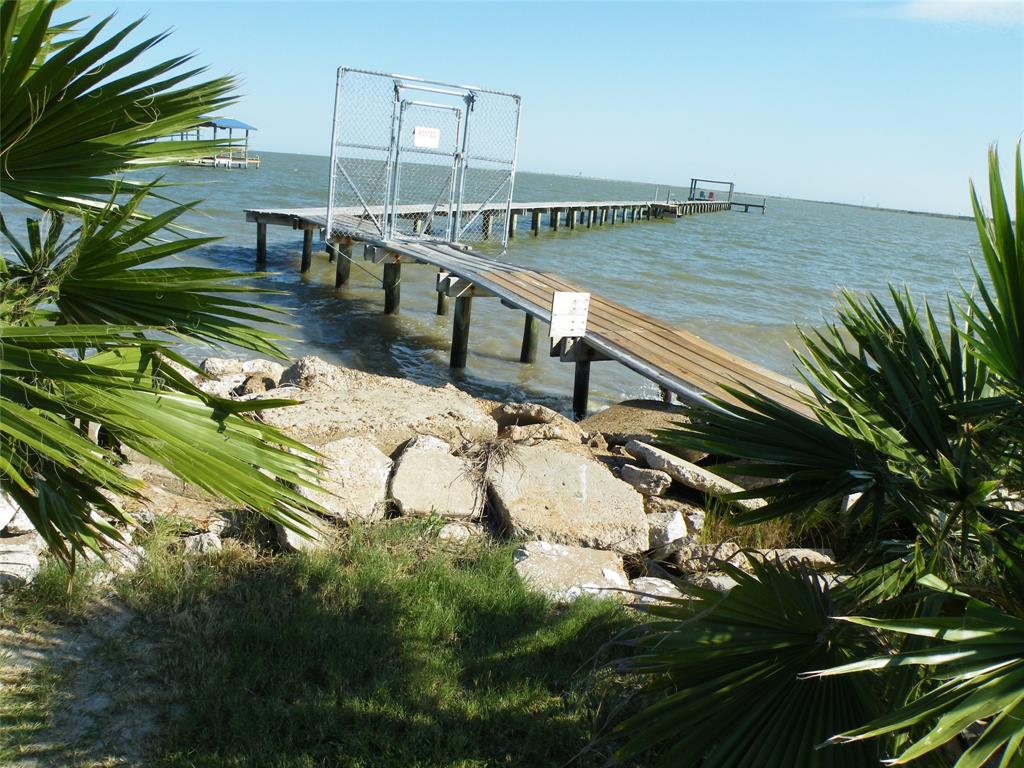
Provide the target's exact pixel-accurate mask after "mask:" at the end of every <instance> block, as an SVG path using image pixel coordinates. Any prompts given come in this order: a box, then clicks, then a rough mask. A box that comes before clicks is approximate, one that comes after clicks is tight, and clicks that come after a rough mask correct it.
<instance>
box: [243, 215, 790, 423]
mask: <svg viewBox="0 0 1024 768" xmlns="http://www.w3.org/2000/svg"><path fill="white" fill-rule="evenodd" d="M669 205H672V206H679V207H680V208H679V210H685V211H686V212H687V213H697V212H705V211H719V210H728V209H729V206H730V203H729V202H728V201H687V202H685V203H671V204H670V203H663V204H658V203H650V202H643V203H638V202H629V201H626V202H622V201H619V202H599V203H594V202H543V203H520V204H514V205H513V208H512V212H513V215H514V216H516V215H522V214H526V213H528V214H530V215H531V216H532V222H531V230H532V231H533V232H534V233H535V234H536V233H537V232H539V229H540V217H541V214H543V213H546V214H547V216H548V226H550V227H551V228H552V229H557V228H558V227H559V226H560V224H561V223H562V221H563V220H564V222H565V223H566V225H567V226H570V227H572V226H576V225H577V224H578V222H579V219H580V213H581V212H585V213H584V216H583V218H584V219H585V221H586V226H593V225H594V224H595V223H596V220H597V219H599V218H600V219H601V220H602V221H604V222H605V223H607V224H609V225H610V224H611V223H612V221H614V220H615V218H616V211H621V212H622V213H621V221H627V220H630V221H636V220H638V219H637V217H638V216H639V217H640V218H643V217H644V216H646V217H648V218H650V217H651V216H654V217H658V215H659V213H658V209H659V208H660V207H662V206H669ZM407 208H408V210H402V209H399V211H398V213H399V215H401V216H410V217H415V216H417V215H418V214H419V215H423V214H424V213H426V210H427V209H424V208H421V207H418V206H407ZM604 211H609V212H611V213H610V215H609V216H607V217H606V215H605V214H604V213H603V212H604ZM362 213H363V209H362V208H358V209H343V210H342V211H341V212H338V213H336V216H335V220H334V222H333V227H332V230H333V232H335V236H336V237H337V236H339V235H340V237H341V240H340V241H339V242H337V243H329V244H328V253H329V255H330V256H331V258H333V259H335V260H336V264H337V271H336V275H337V277H336V281H335V283H336V285H337V286H341V285H344V284H345V283H346V282H347V281H348V277H349V270H350V266H351V265H350V261H351V259H352V255H353V249H354V246H355V245H356V244H357V243H361V244H362V245H363V246H364V257H365V258H366V259H368V260H372V261H374V262H377V263H383V265H384V278H383V284H384V285H383V287H384V311H385V312H388V313H394V312H397V311H398V308H399V306H400V302H401V295H400V289H401V269H402V265H403V264H405V263H414V264H427V265H431V266H433V267H436V268H437V269H438V273H437V278H436V283H435V289H436V291H437V293H438V310H437V311H438V314H447V311H448V301H449V299H451V298H454V299H455V313H454V322H453V328H452V348H451V366H452V367H453V368H464V367H465V365H466V360H467V354H468V346H469V328H470V321H471V315H472V304H473V299H474V298H485V297H494V298H497V299H499V300H500V301H501V303H502V304H503V305H505V306H507V307H509V308H512V309H516V310H520V311H522V312H524V313H525V321H524V328H523V343H522V348H521V350H520V361H521V362H524V363H529V362H533V361H534V360H535V359H536V353H537V345H538V339H539V336H540V333H539V330H540V329H539V323H540V322H545V323H550V321H551V315H550V308H551V300H552V295H553V294H554V292H555V291H584V290H585V289H583V288H580V287H578V286H575V285H573V284H572V283H569V282H568V281H566V280H564V279H562V278H561V277H559V276H558V275H555V274H552V273H549V272H541V271H537V270H533V269H527V268H525V267H520V266H518V265H515V264H509V263H506V262H502V261H498V260H496V259H493V258H490V257H488V256H486V255H485V254H483V253H480V252H477V251H474V250H471V249H469V248H464V247H463V246H461V245H452V244H449V243H443V242H438V241H436V240H431V239H428V238H426V237H415V236H414V237H408V238H403V239H401V240H389V241H385V240H382V239H380V235H379V231H378V230H377V228H376V227H375V225H374V224H373V222H372V221H370V220H368V219H367V218H365V216H360V214H362ZM245 215H246V220H247V221H250V222H255V223H256V224H257V261H258V263H259V264H260V265H261V266H262V265H263V264H265V260H266V227H267V225H268V224H276V225H284V226H290V227H292V228H293V229H301V230H303V233H304V241H303V260H302V269H303V270H304V271H305V270H307V269H308V268H309V265H310V260H311V258H312V233H313V231H314V229H319V228H321V227H324V226H325V225H326V221H325V218H326V211H325V209H323V208H310V209H289V210H264V209H251V210H246V212H245ZM662 215H673V214H667V211H666V212H663V213H662ZM674 215H686V214H679V213H677V214H674ZM627 216H628V217H629V218H627ZM511 221H515V218H514V217H513V218H512V219H511ZM551 354H552V356H557V357H559V358H560V359H561V360H563V361H565V362H572V363H574V364H575V366H576V369H575V384H574V389H573V411H574V413H575V415H576V416H577V418H582V417H583V416H584V415H585V414H586V410H587V394H588V390H589V380H590V366H591V363H593V362H597V361H602V360H615V361H617V362H619V363H621V364H622V365H625V366H626V367H627V368H630V369H631V370H633V371H635V372H637V373H639V374H640V375H641V376H643V377H645V378H647V379H648V380H650V381H653V382H655V383H656V384H658V385H659V387H661V389H662V391H663V392H664V393H672V394H674V395H676V396H678V397H679V398H680V399H681V400H683V401H686V402H695V403H701V404H708V400H707V395H708V394H712V395H715V396H717V397H722V398H723V399H726V400H730V399H731V398H730V397H729V396H728V395H727V394H726V393H725V392H724V391H723V390H721V388H720V385H721V384H730V385H733V386H736V387H739V388H751V389H754V390H757V391H759V392H761V393H763V394H765V395H767V396H769V397H771V398H772V399H774V400H776V401H777V402H779V403H781V404H783V405H785V406H786V407H788V408H790V409H792V410H795V411H797V412H800V413H804V414H809V413H810V409H809V408H808V406H807V405H806V403H805V402H804V400H803V396H804V395H805V394H806V393H807V390H806V388H805V387H804V386H803V385H802V384H800V383H799V382H796V381H792V380H790V379H788V378H786V377H784V376H780V375H779V374H777V373H775V372H773V371H770V370H768V369H766V368H763V367H761V366H758V365H756V364H754V363H751V362H749V361H746V360H743V359H741V358H739V357H737V356H735V355H733V354H731V353H729V352H727V351H725V350H723V349H721V348H719V347H716V346H714V345H712V344H709V343H708V342H706V341H704V340H703V339H701V338H699V337H698V336H695V335H694V334H692V333H688V332H686V331H684V330H682V329H679V328H675V327H673V326H672V325H670V324H668V323H665V322H663V321H661V320H658V319H656V318H653V317H651V316H649V315H646V314H644V313H642V312H638V311H636V310H633V309H631V308H629V307H626V306H623V305H621V304H617V303H615V302H613V301H610V300H608V299H605V298H604V297H601V296H599V295H596V294H593V293H591V299H590V312H589V315H588V320H587V330H586V334H585V336H583V338H581V339H567V340H563V341H561V342H560V343H559V344H558V345H557V347H556V348H554V349H552V350H551Z"/></svg>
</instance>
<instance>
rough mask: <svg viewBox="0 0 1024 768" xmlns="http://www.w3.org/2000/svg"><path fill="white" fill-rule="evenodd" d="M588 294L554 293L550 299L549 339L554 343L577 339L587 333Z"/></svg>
mask: <svg viewBox="0 0 1024 768" xmlns="http://www.w3.org/2000/svg"><path fill="white" fill-rule="evenodd" d="M589 312H590V294H589V293H572V292H570V291H555V293H554V295H553V296H552V297H551V338H552V340H553V341H555V342H556V343H557V342H559V341H561V340H562V339H565V338H573V339H578V338H580V337H582V336H583V335H584V334H586V332H587V314H588V313H589Z"/></svg>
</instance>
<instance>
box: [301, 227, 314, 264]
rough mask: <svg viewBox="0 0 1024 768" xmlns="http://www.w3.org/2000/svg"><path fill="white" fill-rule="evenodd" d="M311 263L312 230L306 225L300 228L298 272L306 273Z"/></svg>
mask: <svg viewBox="0 0 1024 768" xmlns="http://www.w3.org/2000/svg"><path fill="white" fill-rule="evenodd" d="M312 264H313V230H312V229H310V228H309V227H307V228H306V229H303V230H302V266H300V267H299V272H301V273H302V274H306V273H307V272H309V268H310V266H312Z"/></svg>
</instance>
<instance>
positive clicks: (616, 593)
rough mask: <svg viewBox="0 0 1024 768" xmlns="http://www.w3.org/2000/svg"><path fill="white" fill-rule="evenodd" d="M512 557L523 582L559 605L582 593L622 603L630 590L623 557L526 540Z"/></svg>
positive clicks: (587, 549)
mask: <svg viewBox="0 0 1024 768" xmlns="http://www.w3.org/2000/svg"><path fill="white" fill-rule="evenodd" d="M512 557H513V560H514V562H515V568H516V572H517V573H518V574H519V576H520V578H522V580H523V581H525V582H526V583H527V584H529V585H530V586H532V587H533V588H534V589H537V590H539V591H540V592H543V593H544V594H545V595H547V596H548V597H550V598H551V599H552V600H557V601H559V602H570V601H572V600H575V599H576V598H578V597H580V596H581V595H585V594H589V595H598V596H600V597H612V598H617V599H620V600H622V599H625V597H626V593H624V592H622V591H621V590H624V589H628V588H629V581H628V580H627V579H626V573H625V571H623V569H622V558H621V557H619V556H618V555H616V554H614V553H612V552H604V551H601V550H597V549H589V548H586V547H567V546H565V545H563V544H551V543H549V542H546V541H529V542H527V543H526V544H524V545H523V546H521V547H519V548H518V549H517V550H516V551H515V552H514V553H513V555H512Z"/></svg>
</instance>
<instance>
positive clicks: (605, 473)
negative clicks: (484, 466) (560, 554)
mask: <svg viewBox="0 0 1024 768" xmlns="http://www.w3.org/2000/svg"><path fill="white" fill-rule="evenodd" d="M561 446H564V444H562V443H557V442H544V443H539V444H538V445H515V446H513V448H512V449H511V450H510V452H509V454H508V455H507V456H505V457H504V459H503V460H502V461H495V462H492V463H491V465H490V466H489V468H488V477H487V480H488V483H489V484H490V489H491V498H492V500H493V501H494V508H495V511H496V512H497V514H498V516H499V517H500V518H501V520H502V522H503V523H504V524H505V526H506V527H507V528H508V529H509V531H510V532H511V533H512V534H513V535H516V536H525V537H527V538H536V539H543V540H544V541H551V542H559V543H562V544H573V545H581V546H585V547H595V548H597V549H612V550H615V551H616V552H623V553H634V552H640V551H643V550H645V549H647V519H646V517H645V516H644V505H643V497H642V496H640V494H638V493H637V492H636V491H634V490H633V489H632V488H631V487H630V486H629V485H627V484H626V483H624V482H622V481H621V480H619V479H618V478H616V477H615V476H614V475H613V474H612V473H611V471H610V470H609V469H608V468H607V467H605V466H604V465H603V464H601V463H600V462H598V461H596V460H594V458H593V457H592V456H590V454H589V451H587V450H586V449H585V448H583V447H580V448H578V449H576V450H566V449H565V448H564V447H561Z"/></svg>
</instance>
